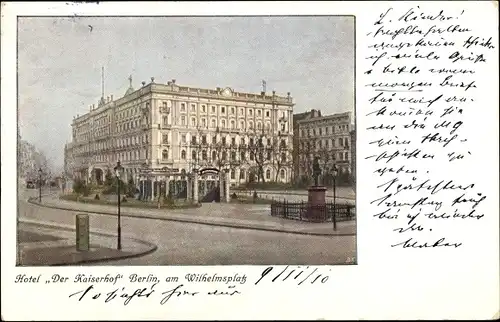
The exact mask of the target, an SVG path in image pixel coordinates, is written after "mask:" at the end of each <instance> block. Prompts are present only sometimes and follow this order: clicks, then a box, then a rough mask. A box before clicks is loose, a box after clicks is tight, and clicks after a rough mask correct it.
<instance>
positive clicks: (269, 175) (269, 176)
mask: <svg viewBox="0 0 500 322" xmlns="http://www.w3.org/2000/svg"><path fill="white" fill-rule="evenodd" d="M266 179H271V170H269V169H267V170H266Z"/></svg>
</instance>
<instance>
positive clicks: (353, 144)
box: [351, 123, 356, 185]
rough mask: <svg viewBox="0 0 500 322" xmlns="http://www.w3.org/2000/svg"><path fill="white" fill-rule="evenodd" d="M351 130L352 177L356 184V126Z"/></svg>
mask: <svg viewBox="0 0 500 322" xmlns="http://www.w3.org/2000/svg"><path fill="white" fill-rule="evenodd" d="M355 124H356V123H354V125H353V127H354V129H352V130H351V178H352V181H353V184H354V185H356V128H355Z"/></svg>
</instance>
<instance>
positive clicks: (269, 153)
mask: <svg viewBox="0 0 500 322" xmlns="http://www.w3.org/2000/svg"><path fill="white" fill-rule="evenodd" d="M270 160H271V151H267V161H270Z"/></svg>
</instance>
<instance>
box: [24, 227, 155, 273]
mask: <svg viewBox="0 0 500 322" xmlns="http://www.w3.org/2000/svg"><path fill="white" fill-rule="evenodd" d="M89 237H90V247H89V250H88V251H78V250H77V249H76V241H75V240H76V236H75V230H74V228H73V227H71V226H70V225H64V224H60V223H53V222H43V221H40V220H33V219H26V218H23V219H20V220H19V225H18V236H17V238H18V246H19V247H18V253H17V263H18V265H19V266H58V265H75V264H83V263H94V262H102V261H109V260H118V259H125V258H133V257H138V256H143V255H146V254H149V253H151V252H154V251H155V250H156V248H157V247H156V245H154V244H152V243H149V242H145V241H141V240H138V239H135V238H130V237H122V249H121V250H118V249H116V244H117V238H116V236H114V235H113V234H109V233H106V232H102V231H97V230H96V229H93V230H92V231H91V232H90V236H89Z"/></svg>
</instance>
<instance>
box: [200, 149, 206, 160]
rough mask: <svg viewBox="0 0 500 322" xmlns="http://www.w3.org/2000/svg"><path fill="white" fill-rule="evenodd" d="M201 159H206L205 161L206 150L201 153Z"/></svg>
mask: <svg viewBox="0 0 500 322" xmlns="http://www.w3.org/2000/svg"><path fill="white" fill-rule="evenodd" d="M201 158H202V159H203V160H206V159H207V151H206V150H203V151H201Z"/></svg>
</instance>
